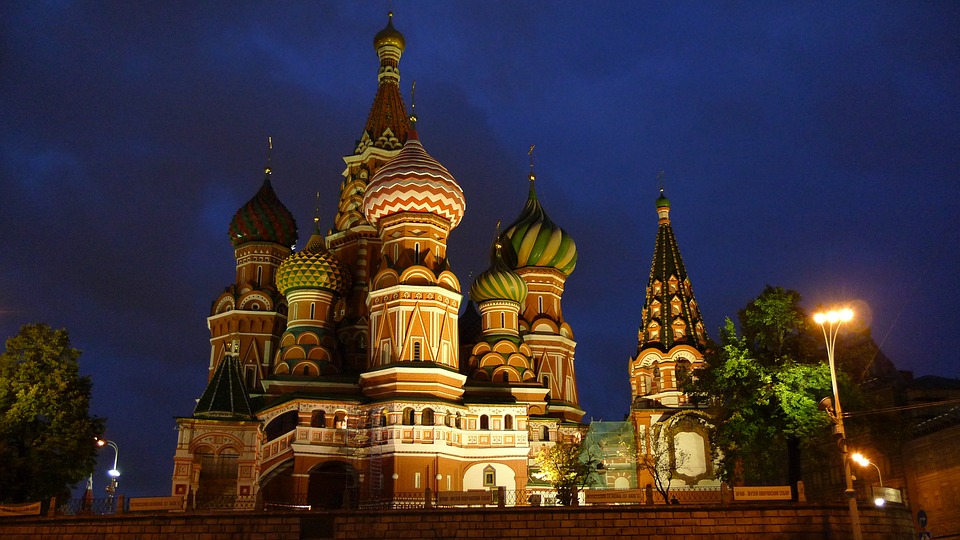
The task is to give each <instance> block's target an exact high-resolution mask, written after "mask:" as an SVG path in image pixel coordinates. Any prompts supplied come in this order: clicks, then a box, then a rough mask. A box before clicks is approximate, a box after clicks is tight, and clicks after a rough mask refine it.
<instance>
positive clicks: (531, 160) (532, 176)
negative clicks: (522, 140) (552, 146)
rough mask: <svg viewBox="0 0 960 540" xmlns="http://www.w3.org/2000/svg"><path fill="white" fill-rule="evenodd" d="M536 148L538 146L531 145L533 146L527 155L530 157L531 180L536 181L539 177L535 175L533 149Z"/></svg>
mask: <svg viewBox="0 0 960 540" xmlns="http://www.w3.org/2000/svg"><path fill="white" fill-rule="evenodd" d="M536 147H537V145H535V144H531V145H530V150H527V155H528V156H530V180H536V179H537V175H535V174H533V149H534V148H536Z"/></svg>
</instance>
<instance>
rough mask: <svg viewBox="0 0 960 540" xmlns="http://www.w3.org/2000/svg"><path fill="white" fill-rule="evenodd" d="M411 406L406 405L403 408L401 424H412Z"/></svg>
mask: <svg viewBox="0 0 960 540" xmlns="http://www.w3.org/2000/svg"><path fill="white" fill-rule="evenodd" d="M413 420H414V416H413V407H407V408H405V409H403V425H405V426H412V425H413Z"/></svg>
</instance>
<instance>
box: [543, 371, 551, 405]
mask: <svg viewBox="0 0 960 540" xmlns="http://www.w3.org/2000/svg"><path fill="white" fill-rule="evenodd" d="M542 380H543V387H544V388H546V389H547V395H546V396H544V398H545V399H547V400H549V399H550V377H547V376H546V375H544V376H543V379H542Z"/></svg>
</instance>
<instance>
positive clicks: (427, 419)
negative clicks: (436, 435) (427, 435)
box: [420, 408, 433, 426]
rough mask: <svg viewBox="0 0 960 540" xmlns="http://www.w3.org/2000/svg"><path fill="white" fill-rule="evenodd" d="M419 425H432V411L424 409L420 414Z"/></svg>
mask: <svg viewBox="0 0 960 540" xmlns="http://www.w3.org/2000/svg"><path fill="white" fill-rule="evenodd" d="M420 425H423V426H432V425H433V409H429V408H427V409H424V410H423V412H422V413H420Z"/></svg>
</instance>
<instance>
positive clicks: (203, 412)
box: [193, 341, 256, 420]
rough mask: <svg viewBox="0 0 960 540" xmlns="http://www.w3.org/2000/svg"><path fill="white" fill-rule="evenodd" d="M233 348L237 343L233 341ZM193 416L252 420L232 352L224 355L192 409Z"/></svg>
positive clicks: (246, 396)
mask: <svg viewBox="0 0 960 540" xmlns="http://www.w3.org/2000/svg"><path fill="white" fill-rule="evenodd" d="M233 347H234V348H238V347H239V344H238V343H237V342H236V341H235V343H234V345H233ZM193 416H194V418H230V419H241V420H253V419H255V418H256V417H255V416H254V414H253V409H252V408H251V407H250V398H249V397H248V395H247V390H246V388H245V387H244V384H243V375H242V374H241V372H240V362H239V361H238V360H237V357H236V356H235V355H233V354H227V355H226V356H224V358H223V360H222V361H221V362H220V365H218V366H217V370H216V372H214V374H213V377H212V378H211V379H210V382H208V383H207V389H206V390H204V391H203V395H202V396H200V399H199V401H197V406H196V408H195V409H194V410H193Z"/></svg>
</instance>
